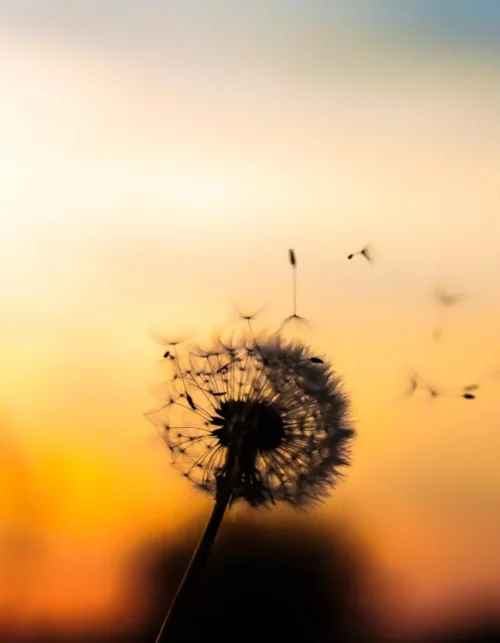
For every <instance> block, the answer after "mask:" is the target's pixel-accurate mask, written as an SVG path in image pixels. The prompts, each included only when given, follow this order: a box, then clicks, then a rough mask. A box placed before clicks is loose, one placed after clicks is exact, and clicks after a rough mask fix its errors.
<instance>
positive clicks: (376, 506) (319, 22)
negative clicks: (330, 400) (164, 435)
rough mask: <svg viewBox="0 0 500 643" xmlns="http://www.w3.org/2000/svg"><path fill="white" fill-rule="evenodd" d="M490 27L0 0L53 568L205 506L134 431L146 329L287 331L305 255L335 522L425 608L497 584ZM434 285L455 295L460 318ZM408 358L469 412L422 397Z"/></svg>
mask: <svg viewBox="0 0 500 643" xmlns="http://www.w3.org/2000/svg"><path fill="white" fill-rule="evenodd" d="M499 35H500V8H499V5H498V3H496V2H494V1H493V0H491V1H487V0H483V1H479V2H474V3H470V2H465V1H452V0H447V1H434V2H431V1H430V0H429V1H427V0H426V1H423V2H417V1H416V0H415V1H411V0H408V1H407V2H395V1H392V2H390V1H389V0H384V1H379V2H374V1H368V0H364V1H359V2H350V3H343V2H328V3H327V2H320V1H315V2H308V3H306V2H299V1H298V0H290V1H289V2H284V1H283V0H281V1H279V2H278V1H275V2H266V3H264V2H260V1H258V2H254V3H252V4H251V6H250V5H248V4H246V3H229V2H223V1H219V2H211V3H205V2H197V3H193V2H182V3H180V2H170V3H165V2H162V3H160V2H152V1H149V2H141V3H139V2H136V1H135V0H134V1H128V2H116V1H110V2H108V3H106V5H105V7H104V6H103V5H102V3H97V2H83V1H80V2H74V3H71V5H69V4H68V3H62V2H55V1H49V2H45V3H43V4H42V3H40V2H36V1H35V0H32V1H30V2H22V3H21V2H3V3H2V4H1V6H0V73H1V76H2V87H1V89H0V92H1V94H0V137H1V140H2V145H1V146H0V176H1V177H2V189H1V190H0V212H1V215H0V304H1V306H0V309H1V315H0V350H1V353H2V356H3V359H2V367H1V371H0V372H1V379H2V398H1V399H0V408H1V410H2V414H1V416H2V420H1V421H2V440H4V441H5V443H6V444H7V445H9V446H8V448H6V449H5V453H6V454H7V456H6V458H4V459H5V462H6V463H7V462H8V463H9V465H8V466H5V467H4V468H3V469H2V471H3V473H2V474H0V490H2V491H1V493H4V494H7V496H8V497H11V499H12V498H14V501H12V502H11V503H10V504H8V503H7V505H5V506H7V507H10V509H7V510H6V512H5V517H4V518H5V521H6V522H5V524H7V525H11V526H12V525H14V524H16V525H17V524H18V522H16V521H19V510H18V509H19V504H18V503H19V502H20V500H19V498H23V501H22V502H24V501H25V500H26V485H27V482H26V481H27V480H31V481H32V487H33V489H34V490H36V493H35V491H33V493H34V494H35V495H34V497H33V498H31V499H29V502H31V503H32V504H33V503H34V504H35V505H36V506H37V507H38V509H40V511H33V510H31V509H30V510H29V511H28V510H26V512H24V514H23V516H24V518H23V520H24V519H26V516H27V515H29V517H30V520H31V522H30V520H28V523H29V525H28V529H29V530H30V531H31V532H32V533H38V532H40V534H42V533H43V535H44V538H45V539H47V542H48V543H49V545H48V547H49V550H50V552H51V553H50V555H49V554H47V555H48V556H49V558H50V557H53V559H54V560H57V561H58V565H60V566H61V569H63V570H64V569H66V568H65V566H64V565H65V564H69V563H63V561H62V559H63V556H62V554H60V553H59V552H61V551H64V552H69V554H68V556H69V557H70V559H71V556H73V559H71V560H73V561H74V560H80V559H81V557H82V551H85V552H87V554H88V555H89V556H91V555H92V556H95V560H96V561H97V562H96V563H95V564H96V569H101V567H99V565H100V563H99V561H101V560H103V559H105V558H106V556H108V555H109V551H110V550H111V549H112V548H115V549H116V543H117V542H118V541H119V542H121V543H125V544H124V545H123V548H124V549H126V548H127V546H128V545H127V543H130V542H135V541H136V540H137V539H138V538H139V537H142V536H144V537H146V536H147V535H148V534H150V533H152V532H155V530H156V531H157V530H166V531H167V532H168V531H169V530H172V529H173V525H174V523H176V521H182V520H184V519H188V518H189V516H190V515H191V514H192V513H194V512H196V511H197V510H198V509H199V507H202V508H204V510H205V511H207V510H208V509H207V507H208V505H207V504H206V502H205V504H203V502H204V501H203V500H202V499H200V498H199V497H198V496H196V495H195V494H193V492H192V490H191V489H190V488H189V487H186V486H185V485H184V483H183V481H182V480H178V478H177V476H176V474H175V472H174V471H172V470H171V469H170V467H169V454H168V452H167V451H166V450H165V449H164V447H163V445H162V444H161V442H160V441H159V439H158V436H157V435H156V434H155V432H154V427H152V426H150V425H149V424H148V423H147V422H146V421H145V420H144V418H143V413H144V412H145V411H147V410H149V409H150V408H151V406H154V404H155V400H154V398H153V396H152V395H151V387H153V386H154V385H155V383H156V382H158V381H159V380H161V378H162V376H163V375H164V374H163V372H162V366H161V363H160V359H159V358H160V356H161V347H159V346H158V345H156V344H155V343H154V341H153V340H152V332H160V333H166V334H169V335H170V334H174V335H175V334H178V333H188V334H191V333H196V332H198V333H201V334H204V333H207V332H208V331H209V330H210V329H211V328H212V327H215V326H216V327H220V326H221V325H224V324H226V323H227V322H228V321H229V320H230V319H231V314H232V311H233V307H234V305H237V306H239V307H242V308H246V309H249V310H253V309H257V308H259V307H260V306H261V305H265V306H266V309H265V312H264V313H263V315H262V324H263V325H264V326H265V325H268V326H270V327H273V326H275V325H277V324H278V323H279V321H280V320H281V319H282V318H283V317H285V316H287V315H288V314H290V308H291V305H292V299H291V297H292V290H291V287H292V284H291V274H290V266H289V265H288V263H287V251H288V248H294V249H295V251H296V254H297V258H298V306H299V313H300V314H304V315H305V316H307V317H309V318H310V319H312V320H313V321H314V322H315V324H316V326H315V329H314V331H313V332H311V333H310V334H308V335H307V340H308V341H310V342H311V343H312V344H313V345H314V346H317V347H318V348H320V349H321V350H322V351H325V352H327V354H328V355H329V356H330V357H331V360H332V363H333V364H334V367H335V368H337V369H338V370H339V372H340V373H341V374H342V376H343V377H344V379H345V381H346V386H347V388H348V390H349V391H350V394H351V397H352V403H353V412H354V415H355V417H356V421H357V429H358V438H357V440H356V447H355V450H354V454H353V465H352V467H351V469H350V470H349V475H348V478H347V480H346V482H345V483H343V484H342V485H341V486H340V487H339V489H338V490H337V491H336V492H335V494H334V495H333V496H332V500H331V501H330V502H329V503H328V504H327V507H326V508H325V511H326V512H328V511H330V512H332V511H335V512H341V513H342V515H345V516H348V517H349V519H352V520H354V521H355V522H356V521H357V522H358V523H359V524H360V525H362V526H364V525H369V528H370V529H371V530H372V531H373V533H374V534H377V537H376V538H374V542H373V550H374V555H376V557H377V560H379V561H380V564H381V565H382V566H385V567H384V569H387V570H397V571H398V573H400V574H401V575H402V576H403V577H404V578H407V579H411V584H410V587H411V591H409V592H408V596H405V599H404V600H405V601H406V603H405V605H404V606H403V605H402V607H401V609H402V610H403V609H405V610H406V612H405V613H407V618H408V622H411V619H412V618H414V619H416V618H417V616H415V614H416V615H419V614H420V610H421V608H422V605H424V606H427V609H428V611H429V613H430V612H431V611H432V610H431V607H430V606H431V605H433V604H435V603H436V595H438V596H439V597H440V601H439V604H440V605H445V604H447V601H448V602H450V601H451V602H453V600H455V598H456V597H455V595H454V592H455V591H458V590H456V588H457V587H461V586H462V584H466V585H467V584H469V585H470V583H472V582H474V583H477V585H478V587H479V589H478V592H479V594H480V595H481V596H482V594H481V592H482V591H483V590H484V592H486V593H488V596H490V595H491V596H496V597H497V598H498V596H499V594H500V578H498V577H494V575H492V574H491V572H490V571H489V570H491V569H492V568H494V566H495V564H496V565H497V568H498V562H499V558H498V556H499V555H498V552H497V547H496V546H495V542H496V541H498V536H499V534H500V517H499V515H498V510H497V505H498V494H499V493H500V475H499V473H498V466H497V459H496V458H495V454H496V453H498V448H499V447H500V437H499V426H500V402H499V399H500V398H499V396H498V390H499V387H500V380H497V379H495V372H497V371H498V369H499V368H500V342H499V340H498V333H497V329H498V327H499V321H500V307H499V303H498V302H499V301H500V285H499V282H498V274H499V269H500V258H499V255H498V247H497V246H498V239H500V216H499V215H498V208H499V201H500V198H499V197H500V191H499V187H498V171H499V165H500V152H499V150H500V145H499V143H500V121H499V119H498V108H499V102H500V84H499V82H498V81H499V73H500V44H499V43H500V38H499V37H498V36H499ZM366 243H371V244H372V246H373V250H374V255H375V262H374V265H373V266H371V265H369V264H368V263H367V262H364V261H363V260H362V258H361V257H357V258H356V259H355V260H353V261H351V262H350V261H347V260H346V257H347V254H349V253H351V252H355V251H356V250H359V249H361V248H362V247H363V246H364V245H365V244H366ZM358 259H359V261H358ZM440 285H441V286H442V287H444V288H448V289H450V290H452V291H463V292H465V294H466V298H465V299H464V300H463V302H461V303H460V305H457V306H456V307H454V308H450V309H447V310H446V311H444V313H443V311H439V310H438V307H437V306H436V304H435V302H433V299H432V296H431V294H432V291H433V289H434V288H435V287H437V286H440ZM441 322H442V323H443V324H444V335H443V339H442V340H441V341H440V342H436V341H433V340H432V331H433V328H434V327H435V325H436V324H437V323H441ZM411 368H415V369H416V370H417V371H418V372H419V373H421V375H422V376H423V377H427V378H428V379H430V380H432V381H433V382H437V384H439V385H442V386H445V387H451V388H450V390H452V391H456V390H459V389H460V387H461V386H463V385H465V384H469V383H475V382H479V383H480V384H481V388H480V391H479V393H478V399H477V400H475V401H474V403H471V404H470V403H468V402H465V401H463V400H461V399H457V398H443V399H438V400H434V403H432V404H431V403H429V402H428V400H427V399H426V398H425V396H423V395H421V396H420V397H417V396H416V397H415V399H413V398H410V399H405V398H403V396H402V392H403V391H404V388H405V385H406V380H407V376H408V373H409V371H410V369H411ZM9 453H10V454H11V456H9V455H8V454H9ZM16 463H17V464H16ZM2 477H3V482H2ZM16 481H17V482H16ZM16 489H17V491H16ZM19 489H21V491H19ZM13 490H14V491H13ZM9 494H10V495H9ZM19 494H20V495H19ZM28 495H29V494H28ZM193 496H194V498H193ZM26 501H27V500H26ZM16 503H17V504H16ZM22 506H24V505H22ZM42 509H43V511H42ZM403 511H404V515H405V516H406V521H405V523H404V525H403V523H402V521H401V519H400V516H401V515H402V512H403ZM21 513H22V512H21ZM21 522H22V521H21ZM408 525H410V526H411V529H409V527H408ZM457 525H458V526H459V528H457ZM37 530H38V531H37ZM124 534H126V536H124ZM388 542H390V546H389V545H388V544H387V543H388ZM435 543H442V548H440V546H439V545H436V544H435ZM431 544H432V545H433V548H434V549H433V548H432V547H431ZM431 550H433V551H434V550H435V553H434V554H433V555H431V554H430V553H429V552H430V551H431ZM444 550H446V551H448V552H452V553H451V554H449V556H448V558H447V557H446V556H444V555H443V552H444ZM89 552H90V553H89ZM471 552H473V557H472V559H473V561H474V565H475V569H470V568H469V567H468V566H467V564H466V563H465V562H464V561H465V559H466V558H467V556H469V558H470V553H471ZM120 555H121V554H120ZM108 558H109V556H108ZM50 560H52V558H50ZM65 560H66V559H65ZM445 560H447V561H448V562H446V563H445V562H444V561H445ZM422 561H426V565H423V563H422ZM115 562H116V566H117V568H118V567H119V562H120V561H119V560H117V561H115ZM86 569H87V570H88V569H89V567H88V566H87V567H86ZM443 570H444V571H443ZM445 572H446V573H445ZM61 573H63V572H61ZM82 573H83V572H82ZM98 576H99V578H101V577H103V575H102V574H98ZM490 576H491V577H490ZM104 577H105V578H106V579H108V580H109V578H111V572H109V574H108V575H104ZM445 578H447V579H448V580H444V579H445ZM94 580H95V579H94ZM92 582H94V581H90V580H89V581H88V582H87V584H92ZM106 582H107V581H106ZM110 582H111V581H110ZM481 583H483V585H484V587H483V585H481ZM40 587H41V589H40V593H43V583H41V584H40ZM108 589H109V588H108V587H107V585H106V587H104V588H103V592H104V593H105V594H106V595H109V591H108ZM77 590H78V587H77V588H75V591H77ZM82 591H83V590H82ZM45 594H47V593H46V592H45ZM49 594H50V593H49ZM53 595H54V597H55V598H54V605H53V609H54V613H55V614H60V612H58V611H57V610H58V609H59V608H58V605H60V604H59V603H57V601H58V600H59V599H60V596H59V594H58V593H57V592H56V591H54V592H53ZM400 595H402V594H401V592H400ZM58 596H59V598H58ZM36 600H38V599H37V598H36V596H35V598H33V601H34V603H33V605H36ZM456 600H458V598H456ZM77 603H78V604H79V605H80V606H82V605H83V606H85V601H84V600H81V601H77ZM33 609H35V608H33ZM82 609H84V607H83V608H82ZM92 609H93V607H92V605H90V606H89V607H88V614H91V613H92ZM443 609H444V608H443ZM88 614H87V613H85V616H86V617H87V616H88ZM412 615H413V616H412ZM54 618H56V617H54ZM89 618H90V617H89ZM429 618H430V616H429Z"/></svg>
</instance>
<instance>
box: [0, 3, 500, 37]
mask: <svg viewBox="0 0 500 643" xmlns="http://www.w3.org/2000/svg"><path fill="white" fill-rule="evenodd" d="M196 19H198V20H196ZM0 21H2V22H3V23H4V24H6V25H18V26H21V27H22V26H23V25H24V26H28V25H29V26H31V27H35V28H37V27H38V28H40V29H43V28H44V27H46V26H49V27H52V28H54V27H55V28H59V29H62V30H63V31H66V30H69V31H71V32H74V31H78V32H80V33H81V34H84V33H89V34H91V33H92V32H99V33H102V32H103V31H104V32H106V34H107V35H108V36H109V35H112V34H113V33H115V34H117V35H119V34H120V32H123V30H125V31H126V32H127V33H139V32H141V31H143V30H144V29H145V30H146V31H147V30H148V29H151V30H153V31H155V30H156V29H157V28H158V26H160V28H163V27H165V28H168V27H169V26H170V28H171V27H172V26H173V25H178V26H179V27H181V25H183V24H184V23H186V22H187V23H192V22H200V23H204V24H205V25H208V26H210V25H212V24H215V25H217V26H222V28H224V26H225V27H227V28H228V29H231V28H237V29H238V31H239V30H242V31H245V30H247V31H252V30H253V29H254V28H255V27H258V28H262V27H263V26H266V25H267V27H269V28H271V29H272V30H273V29H275V28H276V29H278V30H279V29H281V28H284V27H285V26H286V25H289V24H290V23H297V22H298V23H301V22H302V23H303V24H304V26H307V25H308V24H311V23H312V24H314V23H318V22H319V23H321V24H322V25H323V26H324V25H325V24H327V25H328V24H331V25H332V27H333V26H343V27H344V28H345V29H347V30H348V31H351V30H353V31H354V32H355V31H356V28H361V29H362V30H363V31H365V30H368V31H371V32H373V33H374V34H377V33H380V34H381V35H384V37H387V36H388V35H389V34H391V32H392V34H393V35H395V36H396V37H398V36H401V37H404V38H407V37H409V38H410V39H411V41H415V42H416V43H418V41H419V40H421V41H422V42H423V43H426V42H427V41H428V40H429V39H430V40H438V41H439V40H446V41H448V42H449V41H454V42H455V43H456V44H457V45H460V44H466V45H479V46H481V45H488V46H491V45H496V46H498V44H499V42H500V2H498V0H354V1H352V0H351V1H350V2H347V1H345V0H344V1H335V0H330V1H327V0H308V1H306V0H254V1H253V2H252V3H248V2H243V1H240V2H229V1H228V0H212V1H208V0H204V1H199V0H198V1H197V2H196V1H193V0H182V1H180V0H173V1H172V0H171V1H170V2H160V1H159V0H144V1H139V0H107V2H100V1H98V0H75V1H74V2H71V3H68V2H64V1H63V0H47V1H46V2H42V1H41V0H24V2H21V1H19V0H4V1H3V2H2V3H1V5H0Z"/></svg>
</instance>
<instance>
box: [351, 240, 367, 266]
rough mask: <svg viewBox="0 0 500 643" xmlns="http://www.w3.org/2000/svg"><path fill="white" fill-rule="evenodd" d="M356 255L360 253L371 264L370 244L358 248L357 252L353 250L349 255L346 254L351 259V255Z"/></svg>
mask: <svg viewBox="0 0 500 643" xmlns="http://www.w3.org/2000/svg"><path fill="white" fill-rule="evenodd" d="M357 255H361V256H362V257H364V258H365V259H366V260H367V261H368V262H369V263H371V264H373V253H372V249H371V246H370V245H366V246H365V247H364V248H362V249H361V250H359V251H358V252H353V253H351V254H350V255H347V258H348V259H353V257H356V256H357Z"/></svg>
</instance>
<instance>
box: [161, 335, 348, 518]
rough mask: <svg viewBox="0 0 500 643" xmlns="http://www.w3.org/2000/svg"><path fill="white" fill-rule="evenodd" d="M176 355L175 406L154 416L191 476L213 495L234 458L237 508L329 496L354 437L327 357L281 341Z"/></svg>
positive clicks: (226, 344)
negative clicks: (241, 504) (238, 504)
mask: <svg viewBox="0 0 500 643" xmlns="http://www.w3.org/2000/svg"><path fill="white" fill-rule="evenodd" d="M179 348H180V349H183V350H179V359H178V360H177V361H175V362H171V367H172V369H173V373H172V376H171V378H170V380H169V382H168V388H169V392H168V394H167V398H168V403H167V404H164V405H163V406H162V407H161V408H160V409H159V410H158V411H156V412H155V413H153V414H151V415H150V416H149V419H151V420H152V421H153V422H154V423H155V424H157V425H158V426H159V427H161V430H162V432H163V439H164V441H165V442H166V444H167V445H168V447H169V448H170V450H171V452H172V456H173V461H174V464H175V466H176V467H177V468H178V469H179V470H180V471H181V472H182V473H183V474H184V475H185V477H186V478H188V479H189V480H190V481H191V482H192V483H193V484H194V485H196V486H197V487H198V488H199V489H202V490H203V491H205V492H207V493H209V494H211V495H216V493H217V485H218V481H220V480H221V479H222V478H223V476H224V474H225V473H227V468H228V467H229V464H228V463H229V462H230V461H231V454H232V456H234V455H235V454H236V457H237V465H236V475H235V482H234V486H233V491H232V501H236V500H238V499H240V500H244V501H246V502H247V503H249V504H250V505H252V506H262V505H269V504H274V503H275V502H277V501H284V502H288V503H289V504H292V505H294V506H304V505H307V504H309V503H310V502H313V501H317V500H319V499H321V498H322V497H323V496H324V495H326V494H327V493H328V491H329V490H330V489H331V488H332V486H334V485H335V483H336V481H337V480H338V478H339V477H340V475H341V474H340V471H339V470H340V468H342V467H345V466H347V465H348V464H349V447H350V443H351V439H352V438H353V436H354V430H353V428H352V426H351V424H350V421H349V400H348V398H347V396H346V395H345V393H344V392H343V390H342V383H341V381H340V379H339V377H338V376H337V375H336V374H335V373H334V372H333V370H332V369H331V367H330V366H329V364H328V363H327V362H326V360H325V359H324V358H323V357H318V356H317V355H315V354H314V353H312V352H311V350H310V349H309V347H308V346H306V345H304V344H302V343H301V342H299V341H297V340H292V341H288V340H284V339H283V338H282V337H281V336H280V335H277V334H274V335H260V336H259V337H256V336H255V335H253V334H252V335H251V336H247V335H242V336H241V337H239V338H237V337H235V336H232V337H231V338H230V339H229V340H227V339H221V338H220V337H219V338H218V339H217V340H213V341H212V342H211V344H210V346H204V347H203V348H201V347H199V346H196V347H192V348H190V349H187V350H186V349H185V347H184V346H183V347H179ZM233 461H234V458H233ZM233 466H234V465H233Z"/></svg>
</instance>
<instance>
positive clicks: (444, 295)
mask: <svg viewBox="0 0 500 643" xmlns="http://www.w3.org/2000/svg"><path fill="white" fill-rule="evenodd" d="M432 296H433V299H434V301H435V302H436V304H437V305H438V306H439V308H440V313H439V318H438V319H439V321H438V323H437V324H436V326H435V328H434V330H433V332H432V337H433V339H435V340H439V339H442V338H443V334H444V333H443V326H444V311H445V309H447V308H452V307H453V306H455V305H456V304H458V303H459V302H461V301H463V300H464V299H465V294H464V293H461V292H456V293H451V292H447V291H446V290H444V289H443V288H435V289H434V291H433V293H432Z"/></svg>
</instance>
